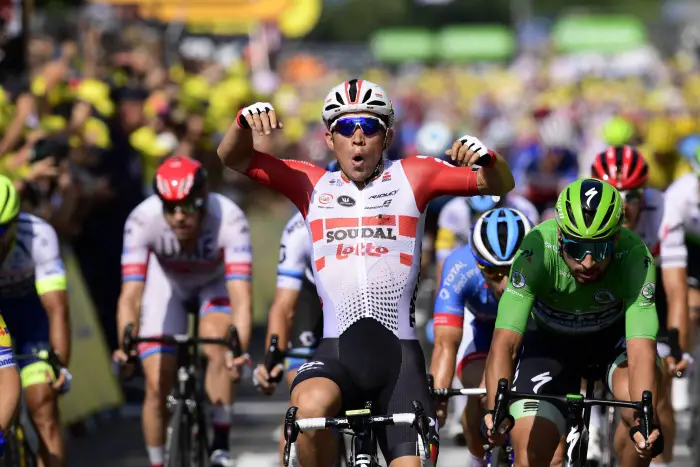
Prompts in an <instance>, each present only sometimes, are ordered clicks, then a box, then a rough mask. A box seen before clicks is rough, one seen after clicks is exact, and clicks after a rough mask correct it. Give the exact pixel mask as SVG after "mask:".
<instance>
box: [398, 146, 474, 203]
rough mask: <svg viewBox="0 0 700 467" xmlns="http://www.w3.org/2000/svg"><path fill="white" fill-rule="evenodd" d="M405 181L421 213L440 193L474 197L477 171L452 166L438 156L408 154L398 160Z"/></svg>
mask: <svg viewBox="0 0 700 467" xmlns="http://www.w3.org/2000/svg"><path fill="white" fill-rule="evenodd" d="M401 166H402V167H403V169H404V172H405V173H406V177H407V178H408V183H409V184H410V185H411V188H412V189H413V196H414V197H415V199H416V205H417V206H418V210H419V211H420V212H424V211H425V208H426V207H427V206H428V203H429V202H430V200H432V199H433V198H437V197H438V196H442V195H454V196H475V195H478V194H479V190H478V189H477V186H476V178H477V175H476V174H477V171H476V170H474V169H472V168H471V167H455V166H454V165H452V164H450V163H448V162H445V161H443V160H441V159H437V158H435V157H428V156H415V157H407V158H406V159H402V160H401Z"/></svg>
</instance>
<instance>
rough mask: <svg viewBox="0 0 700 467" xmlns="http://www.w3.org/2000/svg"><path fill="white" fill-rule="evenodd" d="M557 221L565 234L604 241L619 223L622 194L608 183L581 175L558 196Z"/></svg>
mask: <svg viewBox="0 0 700 467" xmlns="http://www.w3.org/2000/svg"><path fill="white" fill-rule="evenodd" d="M556 209H557V216H556V219H557V224H559V228H560V229H561V231H562V232H563V233H564V234H565V235H566V236H567V237H568V238H574V239H580V240H604V239H607V238H610V237H612V236H613V235H615V234H616V233H617V232H618V231H619V230H620V226H621V225H622V220H623V215H622V196H620V192H619V191H617V189H615V187H613V186H612V185H610V184H609V183H605V182H601V181H600V180H596V179H593V178H584V179H582V180H576V181H575V182H573V183H570V184H569V185H567V186H566V188H564V189H563V190H562V192H561V193H560V194H559V198H558V199H557V205H556Z"/></svg>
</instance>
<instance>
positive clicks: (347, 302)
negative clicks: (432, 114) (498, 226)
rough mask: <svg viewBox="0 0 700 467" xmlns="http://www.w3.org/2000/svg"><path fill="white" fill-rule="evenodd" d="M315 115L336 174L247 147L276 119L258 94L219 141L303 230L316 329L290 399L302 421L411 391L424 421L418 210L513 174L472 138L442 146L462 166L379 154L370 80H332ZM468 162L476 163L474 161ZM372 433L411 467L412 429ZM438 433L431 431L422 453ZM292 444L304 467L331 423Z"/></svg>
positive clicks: (381, 118)
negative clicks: (317, 338) (319, 319)
mask: <svg viewBox="0 0 700 467" xmlns="http://www.w3.org/2000/svg"><path fill="white" fill-rule="evenodd" d="M323 121H324V123H325V124H326V135H325V137H326V144H327V146H328V148H329V149H330V150H332V151H333V152H334V154H335V156H336V158H337V160H338V163H339V164H340V169H341V170H340V171H338V172H327V171H326V170H324V169H322V168H320V167H316V166H314V165H313V164H309V163H306V162H301V161H295V160H280V159H277V158H275V157H273V156H270V155H268V154H264V153H261V152H258V151H256V150H255V149H254V147H253V134H252V131H250V130H249V129H247V128H248V127H250V128H252V129H253V130H254V131H255V132H256V133H258V135H259V136H264V135H269V134H270V133H271V131H273V130H275V129H278V128H282V125H281V124H280V123H278V120H277V116H276V114H275V112H274V110H273V108H272V106H271V105H270V104H267V103H256V104H253V105H252V106H249V107H246V108H244V109H241V111H240V112H239V116H238V118H237V119H236V121H235V122H234V123H233V124H232V125H231V127H230V129H229V130H228V132H227V134H226V135H225V137H224V139H223V141H222V142H221V144H220V145H219V148H218V154H219V157H220V158H221V160H222V161H223V162H224V164H225V165H226V166H228V167H230V168H232V169H234V170H237V171H239V172H241V173H243V174H245V175H247V176H248V177H250V178H251V179H253V180H255V181H257V182H259V183H261V184H264V185H267V186H269V187H270V188H273V189H275V190H277V191H279V192H281V193H282V194H284V195H285V196H287V197H288V198H289V199H290V200H292V201H293V202H294V203H295V205H296V206H297V208H298V209H299V211H300V212H301V214H302V216H303V217H304V219H305V221H306V224H307V228H308V229H309V234H310V236H311V241H312V244H313V246H312V254H313V262H312V265H313V273H314V279H315V282H316V289H317V290H318V294H319V297H320V298H321V300H322V304H323V325H324V332H323V339H322V340H321V342H320V344H319V346H318V348H317V350H316V353H315V355H314V360H313V361H311V362H308V363H305V364H304V365H302V366H301V367H299V369H298V370H297V374H296V377H295V379H294V382H293V384H292V395H291V398H292V404H293V405H294V406H296V407H298V415H299V417H300V418H308V417H327V416H335V415H337V414H338V413H339V412H340V411H341V410H342V409H343V408H357V407H358V406H359V407H362V405H363V403H364V402H365V401H372V402H373V404H374V405H373V408H372V410H373V411H374V412H378V413H396V412H406V411H413V408H412V403H411V402H412V401H413V400H418V401H420V403H421V404H423V406H424V407H425V409H426V411H427V414H428V415H429V416H431V417H433V418H434V417H435V412H434V407H433V403H432V398H431V397H430V394H429V391H428V386H427V378H426V372H425V364H424V357H423V352H422V350H421V348H420V345H419V344H418V341H417V340H416V333H415V318H414V297H415V291H416V285H417V279H418V274H419V265H420V253H421V236H422V233H423V232H422V230H423V228H422V226H423V218H424V215H425V209H426V206H427V204H428V202H429V201H430V200H431V199H433V198H435V197H437V196H440V195H444V194H453V195H462V196H469V195H476V194H490V195H499V196H501V195H504V194H505V193H507V192H508V191H509V190H511V189H512V188H513V178H512V174H511V173H510V170H509V169H508V165H507V164H506V162H505V161H504V160H503V158H502V157H501V156H499V155H497V154H494V153H492V152H491V151H489V150H488V149H487V148H486V147H485V146H484V145H483V144H482V143H481V142H480V141H479V140H478V139H476V138H474V137H472V136H465V137H463V138H461V139H459V140H457V141H455V142H454V144H453V145H452V148H451V149H450V150H449V151H448V155H450V157H451V158H452V159H453V160H456V161H458V162H459V163H460V164H463V165H467V166H468V167H454V166H452V165H450V164H449V163H446V162H444V161H440V160H438V159H435V158H433V157H409V158H405V159H402V160H398V161H389V160H385V159H384V158H383V157H382V153H383V151H384V149H386V148H388V147H389V145H390V144H391V140H392V138H393V135H394V133H393V129H392V127H393V123H394V112H393V108H392V106H391V101H390V100H389V98H388V96H387V94H386V92H384V90H383V89H382V88H380V87H379V86H377V85H376V84H374V83H371V82H369V81H364V80H357V79H353V80H350V81H346V82H344V83H341V84H340V85H338V86H336V87H334V88H333V89H332V90H331V92H330V93H329V94H328V96H327V98H326V99H325V101H324V104H323ZM477 160H481V161H482V164H484V165H486V167H483V168H481V169H479V170H474V169H473V168H472V167H471V166H472V165H473V164H474V163H476V161H477ZM486 160H488V162H486ZM376 433H377V439H378V441H379V445H380V447H381V449H382V452H383V453H384V457H385V459H386V460H387V462H389V463H390V465H391V466H393V467H417V466H418V465H420V458H419V456H418V449H417V445H416V441H417V435H416V432H415V430H413V429H412V428H410V427H398V426H396V427H393V426H389V427H384V428H380V429H378V430H377V431H376ZM437 441H438V439H437V433H436V432H435V433H433V434H432V435H431V444H432V449H431V453H432V454H433V455H432V457H433V461H434V460H435V458H436V457H437ZM297 444H298V453H299V459H300V463H301V465H304V466H305V467H315V466H321V467H326V466H330V465H333V463H334V461H335V459H336V453H337V447H336V443H335V439H334V435H333V433H332V432H328V431H325V430H322V431H315V432H309V433H304V434H303V435H302V436H300V438H299V440H298V442H297Z"/></svg>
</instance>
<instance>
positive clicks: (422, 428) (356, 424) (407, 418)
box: [283, 401, 430, 467]
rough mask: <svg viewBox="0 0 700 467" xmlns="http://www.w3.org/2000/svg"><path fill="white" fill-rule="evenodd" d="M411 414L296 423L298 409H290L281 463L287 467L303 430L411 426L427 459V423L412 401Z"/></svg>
mask: <svg viewBox="0 0 700 467" xmlns="http://www.w3.org/2000/svg"><path fill="white" fill-rule="evenodd" d="M412 405H413V413H397V414H393V415H371V414H370V411H369V409H364V410H357V411H355V413H352V412H349V413H347V412H346V416H345V417H337V418H336V417H320V418H303V419H301V420H297V419H296V414H297V410H298V408H297V407H294V406H292V407H290V408H289V409H288V410H287V414H286V415H285V417H284V439H285V444H284V459H283V464H284V466H285V467H287V466H288V465H289V456H290V452H291V445H292V443H294V442H296V440H297V436H298V435H299V433H303V431H304V430H323V429H326V428H336V429H350V430H361V429H364V428H368V427H371V426H376V425H380V426H382V425H411V426H413V427H414V428H415V429H416V431H417V432H418V436H419V437H420V439H421V442H422V446H423V453H424V454H423V455H424V456H425V458H426V459H427V458H429V457H430V444H429V442H428V434H429V426H430V421H429V420H428V417H427V416H426V414H425V409H424V408H423V405H422V404H421V403H420V402H419V401H412Z"/></svg>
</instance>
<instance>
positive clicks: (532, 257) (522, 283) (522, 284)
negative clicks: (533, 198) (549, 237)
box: [496, 229, 548, 334]
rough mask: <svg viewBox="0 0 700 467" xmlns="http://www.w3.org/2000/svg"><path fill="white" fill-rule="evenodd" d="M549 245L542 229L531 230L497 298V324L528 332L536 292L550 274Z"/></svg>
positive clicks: (509, 328)
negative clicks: (527, 326)
mask: <svg viewBox="0 0 700 467" xmlns="http://www.w3.org/2000/svg"><path fill="white" fill-rule="evenodd" d="M546 254H547V249H546V246H545V243H544V239H543V238H542V233H541V232H540V231H539V230H537V229H535V230H531V231H530V232H529V233H528V234H527V235H526V236H525V238H523V241H522V243H521V244H520V249H519V250H518V252H517V254H516V257H515V261H513V265H512V266H511V268H510V277H509V278H508V284H507V285H506V289H505V291H504V292H503V296H502V297H501V300H500V301H499V302H498V316H497V317H496V328H498V329H508V330H511V331H514V332H517V333H520V334H523V333H524V332H525V328H526V325H527V319H528V316H529V315H530V311H531V310H532V307H533V305H534V304H535V298H536V296H537V290H538V283H539V281H541V280H542V278H547V277H548V273H547V271H546V269H547V268H546Z"/></svg>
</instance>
